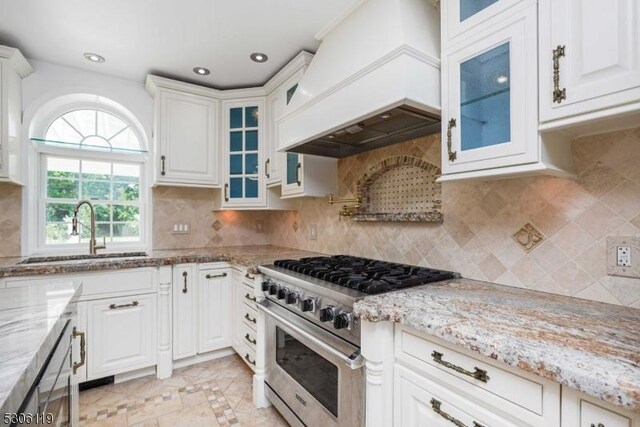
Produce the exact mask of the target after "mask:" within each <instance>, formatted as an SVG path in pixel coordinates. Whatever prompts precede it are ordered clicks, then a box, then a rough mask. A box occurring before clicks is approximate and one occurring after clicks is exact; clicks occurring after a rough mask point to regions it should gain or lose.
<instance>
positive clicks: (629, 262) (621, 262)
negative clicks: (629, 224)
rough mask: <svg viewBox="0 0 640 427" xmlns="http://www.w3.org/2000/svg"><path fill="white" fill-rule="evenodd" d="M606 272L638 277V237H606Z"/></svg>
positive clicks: (639, 276)
mask: <svg viewBox="0 0 640 427" xmlns="http://www.w3.org/2000/svg"><path fill="white" fill-rule="evenodd" d="M607 274H608V275H609V276H622V277H634V278H640V237H623V236H610V237H607Z"/></svg>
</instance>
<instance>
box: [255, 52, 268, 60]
mask: <svg viewBox="0 0 640 427" xmlns="http://www.w3.org/2000/svg"><path fill="white" fill-rule="evenodd" d="M268 59H269V57H268V56H267V55H265V54H264V53H259V52H254V53H252V54H251V60H252V61H254V62H267V60H268Z"/></svg>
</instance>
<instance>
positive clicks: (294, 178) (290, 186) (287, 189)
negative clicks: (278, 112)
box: [282, 83, 304, 196]
mask: <svg viewBox="0 0 640 427" xmlns="http://www.w3.org/2000/svg"><path fill="white" fill-rule="evenodd" d="M296 89H298V84H297V83H296V84H294V85H292V86H291V87H289V88H288V89H287V90H286V104H287V105H289V102H290V101H291V98H293V95H294V94H295V92H296ZM285 156H286V157H285V174H284V175H285V176H284V179H283V183H282V195H283V196H290V195H293V194H299V193H302V192H304V189H303V188H302V167H303V156H302V155H301V154H297V153H286V154H285Z"/></svg>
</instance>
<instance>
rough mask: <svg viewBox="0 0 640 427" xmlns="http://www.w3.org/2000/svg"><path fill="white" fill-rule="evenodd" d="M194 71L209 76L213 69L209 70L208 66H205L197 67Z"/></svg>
mask: <svg viewBox="0 0 640 427" xmlns="http://www.w3.org/2000/svg"><path fill="white" fill-rule="evenodd" d="M193 72H194V73H196V74H197V75H199V76H208V75H209V74H211V71H209V69H208V68H204V67H195V68H194V69H193Z"/></svg>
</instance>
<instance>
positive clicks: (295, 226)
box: [291, 221, 299, 231]
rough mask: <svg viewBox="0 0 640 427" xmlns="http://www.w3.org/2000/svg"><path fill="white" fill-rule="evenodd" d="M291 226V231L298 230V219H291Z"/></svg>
mask: <svg viewBox="0 0 640 427" xmlns="http://www.w3.org/2000/svg"><path fill="white" fill-rule="evenodd" d="M291 226H292V227H293V231H298V227H299V226H298V221H293V224H291Z"/></svg>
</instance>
